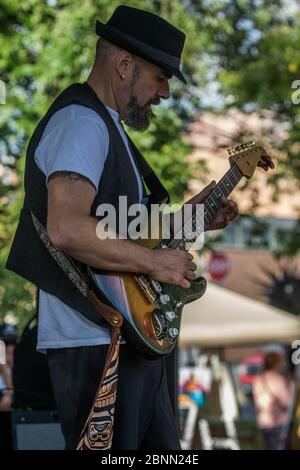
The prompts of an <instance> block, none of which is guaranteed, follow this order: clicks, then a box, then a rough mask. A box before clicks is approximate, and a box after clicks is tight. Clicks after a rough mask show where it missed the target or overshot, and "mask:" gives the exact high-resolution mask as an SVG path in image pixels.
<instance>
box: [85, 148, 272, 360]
mask: <svg viewBox="0 0 300 470" xmlns="http://www.w3.org/2000/svg"><path fill="white" fill-rule="evenodd" d="M227 152H228V153H229V162H230V169H229V170H228V171H227V173H226V174H225V175H224V176H223V178H222V179H221V180H220V181H219V182H218V183H217V185H216V187H215V188H214V189H213V191H212V192H211V193H210V194H209V196H208V197H207V199H206V200H205V202H204V208H203V209H204V217H203V218H204V225H205V226H207V225H208V224H209V223H210V221H211V220H212V219H213V218H214V216H215V214H216V212H217V211H218V209H219V208H220V207H221V197H222V196H225V197H227V196H228V195H229V194H230V193H231V192H232V191H233V189H234V188H235V187H236V186H237V184H238V183H239V181H240V180H241V179H242V177H243V176H244V177H246V178H251V177H252V176H253V174H254V171H255V168H256V166H257V164H258V163H259V162H260V160H261V157H262V156H263V155H266V151H265V149H264V148H263V147H262V146H261V145H260V144H256V143H254V142H248V143H245V144H242V145H238V146H236V147H231V148H229V149H227ZM196 215H197V214H196V213H194V214H193V215H192V216H191V218H190V219H189V220H188V221H186V222H185V223H184V224H189V227H192V228H193V230H196V232H197V230H199V235H200V232H203V229H204V227H203V226H202V227H199V226H197V222H196ZM197 220H198V219H197ZM185 228H186V226H185V227H183V237H182V238H181V239H180V240H179V239H176V238H175V237H174V238H172V239H169V240H165V239H160V240H157V239H156V240H151V239H150V240H143V241H140V243H142V244H143V245H144V246H147V247H150V248H153V249H157V248H159V249H163V248H174V249H182V250H187V246H189V245H188V243H190V240H188V239H187V238H186V237H185V235H184V234H185V233H186V232H188V231H187V230H184V229H185ZM88 276H89V278H90V280H91V281H92V284H93V289H94V291H95V292H96V293H97V292H98V294H100V295H101V297H102V298H104V299H105V301H106V302H107V303H108V304H109V305H111V306H112V307H114V308H115V309H116V310H117V311H118V312H119V313H120V314H121V315H122V317H123V320H124V322H123V336H124V338H125V339H126V341H127V342H128V343H129V344H130V345H131V346H133V347H134V348H135V349H136V350H137V351H138V352H139V353H140V354H141V355H143V356H144V357H147V358H150V359H151V358H153V359H155V358H157V357H159V356H164V355H167V354H169V353H170V352H171V351H172V349H173V348H174V346H175V344H176V342H177V339H178V336H179V332H180V323H181V315H182V311H183V307H184V305H185V304H187V303H189V302H192V301H194V300H196V299H199V298H200V297H202V295H203V294H204V292H205V290H206V280H205V279H204V278H203V277H198V278H197V279H195V280H194V281H192V282H191V286H190V287H189V288H188V289H184V288H181V287H179V286H176V285H173V284H162V283H159V282H157V281H154V280H153V279H151V278H150V277H149V276H146V275H143V274H139V273H136V274H134V273H121V272H120V273H108V272H101V274H99V272H98V271H97V273H96V272H95V271H94V270H93V269H91V268H88Z"/></svg>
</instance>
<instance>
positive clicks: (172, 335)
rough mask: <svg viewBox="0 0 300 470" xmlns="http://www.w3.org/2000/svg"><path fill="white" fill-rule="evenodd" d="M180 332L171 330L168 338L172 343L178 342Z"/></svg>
mask: <svg viewBox="0 0 300 470" xmlns="http://www.w3.org/2000/svg"><path fill="white" fill-rule="evenodd" d="M178 334H179V331H178V330H177V328H169V331H168V336H169V339H170V341H171V342H173V341H176V339H177V337H178Z"/></svg>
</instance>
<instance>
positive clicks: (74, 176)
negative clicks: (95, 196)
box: [48, 171, 95, 188]
mask: <svg viewBox="0 0 300 470" xmlns="http://www.w3.org/2000/svg"><path fill="white" fill-rule="evenodd" d="M56 178H60V179H65V180H67V181H85V182H86V183H89V184H91V185H92V186H93V188H95V186H94V185H93V183H92V182H91V180H90V179H89V178H87V177H86V176H83V175H81V174H79V173H75V172H73V171H55V172H54V173H52V174H51V175H50V176H49V178H48V182H49V181H50V180H53V179H56Z"/></svg>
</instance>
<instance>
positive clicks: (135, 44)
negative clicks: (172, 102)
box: [96, 20, 187, 84]
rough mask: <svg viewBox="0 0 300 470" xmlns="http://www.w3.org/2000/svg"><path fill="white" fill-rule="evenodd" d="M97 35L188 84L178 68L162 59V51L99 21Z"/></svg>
mask: <svg viewBox="0 0 300 470" xmlns="http://www.w3.org/2000/svg"><path fill="white" fill-rule="evenodd" d="M96 34H97V35H98V36H100V37H102V38H103V39H106V40H107V41H109V42H111V43H112V44H115V45H116V46H118V47H121V48H122V49H125V50H126V51H128V52H132V53H133V54H136V55H137V56H139V57H142V58H143V59H145V60H148V61H149V62H152V63H154V64H155V65H158V66H160V67H162V68H163V69H165V70H166V71H167V72H169V73H170V74H171V75H175V77H177V78H178V79H179V80H180V81H182V82H183V83H185V84H186V83H187V81H186V79H185V77H184V76H183V74H182V72H181V71H180V69H179V68H178V67H174V66H172V65H170V64H168V63H166V62H165V61H164V60H162V59H161V58H160V56H161V52H160V51H158V50H156V49H154V48H152V47H149V46H148V45H147V44H144V43H141V42H140V41H136V40H135V39H134V38H132V37H131V36H127V35H126V34H124V33H122V32H120V31H118V30H117V29H115V28H112V27H110V26H107V25H106V24H104V23H101V22H100V21H99V20H97V22H96Z"/></svg>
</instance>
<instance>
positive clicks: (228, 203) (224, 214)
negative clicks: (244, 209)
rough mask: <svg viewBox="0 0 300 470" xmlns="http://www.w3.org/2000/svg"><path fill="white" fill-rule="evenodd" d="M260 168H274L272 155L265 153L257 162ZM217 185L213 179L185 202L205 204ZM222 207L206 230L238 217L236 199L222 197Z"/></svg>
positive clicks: (220, 226) (223, 226)
mask: <svg viewBox="0 0 300 470" xmlns="http://www.w3.org/2000/svg"><path fill="white" fill-rule="evenodd" d="M257 166H259V167H260V168H262V169H263V170H265V171H268V170H269V169H270V168H271V169H274V168H275V165H274V162H273V161H272V157H271V156H270V155H263V156H262V157H261V161H260V162H259V163H258V164H257ZM215 187H216V182H215V181H211V182H210V183H209V184H208V185H207V186H206V187H205V188H204V189H203V190H202V191H200V193H198V194H197V195H196V196H194V197H193V198H192V199H190V200H189V201H187V202H186V203H185V204H192V205H193V206H194V207H195V208H196V205H197V204H203V203H204V201H205V200H206V199H207V197H208V196H209V194H210V193H211V192H212V191H213V190H214V188H215ZM221 203H222V207H220V209H219V210H218V211H217V213H216V215H215V217H214V218H213V220H212V221H211V222H210V224H209V226H208V227H207V228H206V230H219V229H222V228H225V227H226V226H227V225H228V224H229V223H230V222H232V221H233V220H234V219H236V218H237V217H238V215H239V208H238V205H237V203H236V202H235V201H233V200H232V199H228V198H226V197H222V199H221Z"/></svg>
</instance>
